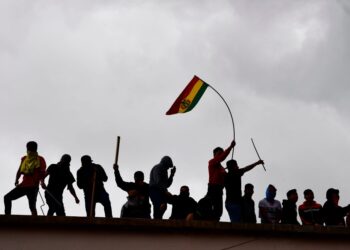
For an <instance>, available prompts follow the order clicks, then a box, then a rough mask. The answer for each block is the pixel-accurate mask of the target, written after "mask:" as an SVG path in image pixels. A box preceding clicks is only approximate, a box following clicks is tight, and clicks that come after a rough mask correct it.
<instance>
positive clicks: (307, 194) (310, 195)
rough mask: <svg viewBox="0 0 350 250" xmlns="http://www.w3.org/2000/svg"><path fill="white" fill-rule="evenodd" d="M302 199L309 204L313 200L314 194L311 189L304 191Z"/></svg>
mask: <svg viewBox="0 0 350 250" xmlns="http://www.w3.org/2000/svg"><path fill="white" fill-rule="evenodd" d="M304 198H305V200H306V201H307V202H311V201H313V200H314V192H313V191H312V190H311V189H306V190H305V191H304Z"/></svg>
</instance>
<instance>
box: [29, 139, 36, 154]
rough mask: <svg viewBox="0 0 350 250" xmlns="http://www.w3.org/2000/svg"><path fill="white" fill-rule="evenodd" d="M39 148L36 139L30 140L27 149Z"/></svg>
mask: <svg viewBox="0 0 350 250" xmlns="http://www.w3.org/2000/svg"><path fill="white" fill-rule="evenodd" d="M37 150H38V144H37V143H36V142H35V141H30V142H28V143H27V151H29V152H36V151H37Z"/></svg>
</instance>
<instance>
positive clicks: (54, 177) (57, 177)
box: [41, 154, 80, 216]
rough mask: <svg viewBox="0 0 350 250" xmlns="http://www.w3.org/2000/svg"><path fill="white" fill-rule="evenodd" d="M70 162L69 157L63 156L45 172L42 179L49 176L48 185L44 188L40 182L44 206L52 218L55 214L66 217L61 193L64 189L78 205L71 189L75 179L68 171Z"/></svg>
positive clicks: (43, 184)
mask: <svg viewBox="0 0 350 250" xmlns="http://www.w3.org/2000/svg"><path fill="white" fill-rule="evenodd" d="M70 162H71V156H70V155H68V154H64V155H63V156H62V157H61V160H60V161H59V162H58V163H57V164H51V165H50V166H49V167H48V168H47V170H46V173H45V177H44V178H46V177H47V176H50V178H49V183H48V185H47V186H46V185H45V183H44V182H42V184H41V186H42V187H43V189H45V199H46V204H47V205H48V206H49V210H48V211H47V215H48V216H52V215H54V214H55V213H56V215H57V216H65V215H66V212H65V210H64V205H63V191H64V189H65V188H66V187H67V188H68V190H69V192H70V193H71V194H72V196H73V197H74V199H75V203H76V204H79V202H80V201H79V199H78V197H77V195H76V193H75V189H74V187H73V183H74V182H75V179H74V177H73V174H72V173H71V171H70V169H69V166H70Z"/></svg>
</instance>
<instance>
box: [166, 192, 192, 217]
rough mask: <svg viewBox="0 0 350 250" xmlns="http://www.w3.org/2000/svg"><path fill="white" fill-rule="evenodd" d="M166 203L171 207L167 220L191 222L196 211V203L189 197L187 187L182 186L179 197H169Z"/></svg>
mask: <svg viewBox="0 0 350 250" xmlns="http://www.w3.org/2000/svg"><path fill="white" fill-rule="evenodd" d="M168 203H169V204H172V205H173V209H172V212H171V216H170V218H169V219H174V220H192V219H193V216H194V213H195V212H196V210H197V202H196V201H195V200H194V199H193V198H192V197H190V189H189V188H188V186H182V187H181V188H180V194H179V195H170V196H169V197H168Z"/></svg>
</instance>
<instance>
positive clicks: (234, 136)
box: [207, 83, 236, 158]
mask: <svg viewBox="0 0 350 250" xmlns="http://www.w3.org/2000/svg"><path fill="white" fill-rule="evenodd" d="M207 84H208V83H207ZM208 87H210V88H211V89H212V90H214V92H215V93H216V94H218V95H219V96H220V98H221V100H222V101H223V102H224V103H225V105H226V107H227V109H228V112H229V113H230V117H231V122H232V130H233V140H236V131H235V123H234V121H233V116H232V112H231V109H230V107H229V106H228V104H227V102H226V100H225V98H224V97H223V96H222V95H221V94H220V93H219V91H217V90H216V89H215V88H214V87H213V86H211V85H210V84H208ZM233 152H234V148H233V149H232V158H233Z"/></svg>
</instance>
